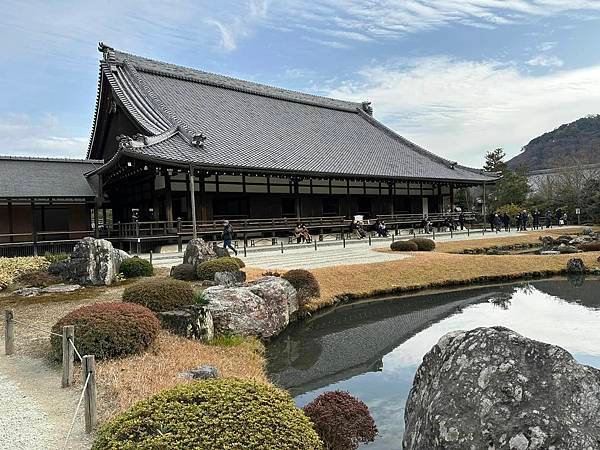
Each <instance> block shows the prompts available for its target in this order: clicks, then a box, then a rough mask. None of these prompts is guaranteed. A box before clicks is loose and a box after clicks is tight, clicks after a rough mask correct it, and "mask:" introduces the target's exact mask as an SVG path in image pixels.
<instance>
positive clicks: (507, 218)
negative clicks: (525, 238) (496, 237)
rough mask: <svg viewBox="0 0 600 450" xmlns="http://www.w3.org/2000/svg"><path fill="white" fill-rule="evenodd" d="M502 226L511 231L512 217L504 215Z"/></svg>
mask: <svg viewBox="0 0 600 450" xmlns="http://www.w3.org/2000/svg"><path fill="white" fill-rule="evenodd" d="M502 225H504V230H505V231H510V216H509V215H508V213H504V214H502Z"/></svg>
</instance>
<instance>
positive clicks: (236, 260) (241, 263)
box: [231, 257, 246, 269]
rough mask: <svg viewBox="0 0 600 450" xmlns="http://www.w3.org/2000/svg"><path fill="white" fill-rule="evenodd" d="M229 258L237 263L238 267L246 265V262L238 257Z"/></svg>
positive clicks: (241, 267)
mask: <svg viewBox="0 0 600 450" xmlns="http://www.w3.org/2000/svg"><path fill="white" fill-rule="evenodd" d="M231 259H233V260H234V261H235V262H236V263H237V264H238V267H239V268H240V269H243V268H244V267H246V263H245V262H244V261H242V260H241V259H240V258H237V257H231Z"/></svg>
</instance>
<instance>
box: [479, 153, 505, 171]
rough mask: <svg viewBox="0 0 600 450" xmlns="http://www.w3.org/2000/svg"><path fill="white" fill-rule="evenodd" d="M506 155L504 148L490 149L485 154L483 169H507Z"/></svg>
mask: <svg viewBox="0 0 600 450" xmlns="http://www.w3.org/2000/svg"><path fill="white" fill-rule="evenodd" d="M505 156H506V154H505V153H504V150H502V148H497V149H494V150H490V151H489V152H487V153H486V154H485V164H484V166H483V170H485V171H486V172H503V171H504V169H506V163H505V162H504V157H505Z"/></svg>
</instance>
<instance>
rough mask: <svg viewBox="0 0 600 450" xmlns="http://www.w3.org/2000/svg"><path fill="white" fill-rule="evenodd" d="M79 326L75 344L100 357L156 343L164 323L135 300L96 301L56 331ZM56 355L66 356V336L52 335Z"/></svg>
mask: <svg viewBox="0 0 600 450" xmlns="http://www.w3.org/2000/svg"><path fill="white" fill-rule="evenodd" d="M66 325H74V326H75V346H76V347H77V350H78V351H79V353H80V354H81V355H94V356H95V357H96V358H98V359H104V358H116V357H120V356H125V355H130V354H134V353H140V352H141V351H143V350H145V349H146V348H148V347H149V346H150V344H152V342H154V340H155V339H156V337H157V336H158V332H159V331H160V322H159V321H158V319H157V318H156V316H155V315H154V314H153V313H152V311H150V310H149V309H148V308H144V307H143V306H141V305H135V304H131V303H96V304H94V305H89V306H84V307H81V308H79V309H76V310H74V311H71V312H70V313H69V314H67V315H66V316H64V317H63V318H62V319H60V320H59V321H58V322H57V323H56V324H55V325H54V326H53V327H52V332H54V333H58V334H62V327H63V326H66ZM50 342H51V344H52V354H53V356H54V358H56V359H58V360H60V359H61V358H62V338H60V337H58V336H54V335H52V336H51V339H50Z"/></svg>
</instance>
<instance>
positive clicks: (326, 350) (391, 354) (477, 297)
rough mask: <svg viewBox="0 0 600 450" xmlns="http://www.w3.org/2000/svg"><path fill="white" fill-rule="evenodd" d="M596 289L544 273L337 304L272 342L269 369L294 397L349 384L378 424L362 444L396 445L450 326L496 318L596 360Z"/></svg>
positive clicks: (599, 312) (598, 363) (599, 315)
mask: <svg viewBox="0 0 600 450" xmlns="http://www.w3.org/2000/svg"><path fill="white" fill-rule="evenodd" d="M598 288H600V281H598V280H588V281H585V282H582V280H580V279H577V280H549V281H539V282H533V283H528V284H527V283H524V284H515V285H504V286H496V287H486V288H478V289H469V290H462V291H454V292H445V293H439V294H432V295H419V296H414V297H407V298H404V299H400V300H392V301H379V302H364V303H357V304H353V305H347V306H343V307H339V308H337V309H334V310H331V311H328V312H326V313H324V314H321V315H318V316H315V317H313V318H311V319H310V320H308V321H304V322H302V323H300V324H297V325H296V326H295V327H292V328H290V329H289V330H287V331H286V332H285V333H284V334H282V335H281V336H280V337H279V338H278V339H276V340H275V341H273V342H272V343H271V344H270V345H269V347H268V356H269V364H268V370H269V374H270V377H271V379H272V380H273V381H274V382H275V383H277V384H279V385H280V386H282V387H285V388H287V389H288V390H289V391H290V392H291V393H292V395H294V396H295V397H296V401H297V403H298V404H299V405H303V404H305V403H307V402H309V401H310V400H312V399H313V398H314V397H316V396H317V395H318V394H320V393H321V392H324V391H328V390H333V389H341V390H346V391H349V392H350V393H351V394H353V395H355V396H357V397H359V398H360V399H361V400H363V401H364V402H365V403H367V405H368V406H369V408H370V409H371V411H372V413H373V416H374V418H375V420H376V422H377V425H378V427H379V431H380V437H379V438H378V439H377V441H376V442H375V444H370V445H369V447H368V448H374V449H375V448H376V449H384V448H385V449H399V448H401V440H402V432H403V429H404V404H405V402H406V398H407V396H408V392H409V390H410V388H411V386H412V379H413V376H414V373H415V371H416V368H417V367H418V365H419V364H420V363H421V360H422V358H423V356H424V354H425V353H426V352H427V351H429V349H430V348H431V347H432V346H433V345H434V344H435V343H436V342H437V341H438V339H439V338H440V337H441V336H442V335H444V334H445V333H447V332H449V331H455V330H461V329H471V328H476V327H480V326H495V325H502V326H505V327H507V328H511V329H513V330H515V331H516V332H518V333H520V334H523V335H524V336H527V337H530V338H532V339H537V340H540V341H544V342H548V343H551V344H556V345H559V346H561V347H563V348H565V349H567V350H568V351H570V352H571V353H572V354H573V356H574V357H575V358H577V359H578V360H579V361H580V362H582V363H585V364H588V365H591V366H594V367H600V333H599V332H598V331H599V330H600V296H599V295H597V290H598Z"/></svg>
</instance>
